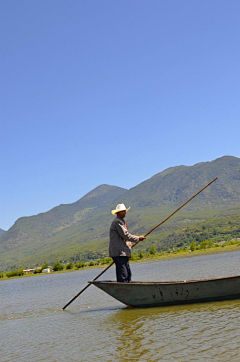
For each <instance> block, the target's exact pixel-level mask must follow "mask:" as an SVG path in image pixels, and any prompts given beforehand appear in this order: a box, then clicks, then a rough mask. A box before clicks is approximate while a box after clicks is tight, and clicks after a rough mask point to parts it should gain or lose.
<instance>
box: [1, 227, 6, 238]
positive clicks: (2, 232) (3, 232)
mask: <svg viewBox="0 0 240 362" xmlns="http://www.w3.org/2000/svg"><path fill="white" fill-rule="evenodd" d="M5 232H6V231H5V230H3V229H0V237H1V236H2V235H3V234H5Z"/></svg>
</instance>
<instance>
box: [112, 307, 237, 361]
mask: <svg viewBox="0 0 240 362" xmlns="http://www.w3.org/2000/svg"><path fill="white" fill-rule="evenodd" d="M239 317H240V301H226V302H217V303H206V304H194V305H187V306H171V307H163V308H162V307H161V308H150V309H131V308H125V309H122V310H119V311H117V312H115V313H114V314H112V316H111V317H110V318H108V319H107V320H106V324H108V325H110V326H109V333H110V331H112V334H115V360H116V361H124V362H127V361H134V360H136V361H160V360H161V361H171V360H172V361H203V360H210V359H213V358H215V357H216V358H217V357H218V356H220V355H221V358H222V359H223V360H225V361H227V360H231V361H239V360H240V354H239V353H240V338H239V334H238V331H237V329H236V328H235V327H234V324H235V323H234V321H235V320H236V319H238V320H239ZM196 355H197V356H198V357H196ZM210 356H211V358H210ZM224 358H225V359H224ZM229 358H230V359H229Z"/></svg>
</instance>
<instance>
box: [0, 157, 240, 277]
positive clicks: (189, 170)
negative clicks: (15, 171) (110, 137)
mask: <svg viewBox="0 0 240 362" xmlns="http://www.w3.org/2000/svg"><path fill="white" fill-rule="evenodd" d="M215 177H218V180H217V181H215V182H214V183H213V184H212V185H211V186H209V187H208V188H207V189H206V190H204V191H203V192H202V193H201V194H200V195H198V196H197V197H196V198H195V199H194V200H192V201H191V202H190V203H189V204H188V205H186V206H185V207H184V209H183V210H181V211H180V212H179V213H178V214H176V216H174V217H173V218H172V219H171V220H169V222H168V223H166V224H164V225H163V226H162V227H161V228H159V229H157V230H156V231H155V232H154V233H153V234H152V235H151V238H148V239H147V240H146V241H145V242H143V243H142V244H141V245H142V247H143V248H147V247H148V245H149V244H150V243H151V242H158V243H159V245H164V244H163V240H162V237H163V235H165V233H166V235H165V236H166V238H168V236H167V233H168V234H169V233H172V232H175V231H176V230H177V229H181V228H182V227H183V226H189V225H191V224H193V223H196V222H199V223H201V222H202V221H204V220H208V219H211V218H218V217H222V215H223V214H224V215H225V216H224V217H228V216H229V215H230V214H233V215H237V213H238V212H239V210H238V207H240V182H239V181H240V159H239V158H236V157H233V156H224V157H221V158H218V159H216V160H214V161H211V162H201V163H198V164H196V165H194V166H176V167H171V168H168V169H166V170H164V171H162V172H160V173H158V174H156V175H154V176H152V177H151V178H150V179H148V180H146V181H144V182H142V183H140V184H139V185H137V186H135V187H133V188H131V189H130V190H126V189H124V188H121V187H117V186H109V185H100V186H98V187H97V188H95V189H94V190H92V191H91V192H89V193H88V194H86V195H85V196H84V197H82V198H81V199H80V200H78V201H77V202H75V203H73V204H66V205H59V206H57V207H55V208H53V209H52V210H50V211H48V212H46V213H41V214H39V215H35V216H31V217H23V218H20V219H19V220H17V221H16V223H15V224H14V225H13V226H12V227H11V228H10V229H9V230H8V231H7V232H6V233H4V235H2V236H1V237H0V270H4V269H8V268H13V267H20V266H24V267H27V266H31V265H37V264H39V263H40V264H41V263H44V262H48V263H52V262H53V261H56V260H60V259H61V260H69V259H71V260H74V258H75V259H76V258H80V259H81V258H85V259H86V258H90V257H91V255H92V256H93V257H94V255H93V254H94V253H95V255H107V249H108V232H109V226H110V223H111V221H112V218H113V217H112V215H111V213H110V211H111V209H113V208H115V207H116V205H117V204H118V203H125V204H126V206H131V208H132V209H131V211H129V212H128V214H127V221H128V225H129V228H130V232H132V233H135V234H143V233H146V232H147V231H149V230H150V229H151V228H152V227H153V226H155V225H156V224H158V223H159V222H160V221H161V220H163V219H165V218H166V216H168V215H169V214H170V213H171V212H173V211H174V210H175V209H176V208H177V207H179V206H180V205H181V204H182V203H184V202H185V201H186V200H188V199H189V198H190V197H192V196H193V195H194V194H195V193H196V192H197V191H199V190H200V189H201V188H202V187H204V186H205V185H206V184H207V183H209V182H210V181H211V180H212V179H214V178H215ZM234 217H235V216H234ZM167 240H168V239H167ZM161 243H162V244H161ZM170 244H171V243H170Z"/></svg>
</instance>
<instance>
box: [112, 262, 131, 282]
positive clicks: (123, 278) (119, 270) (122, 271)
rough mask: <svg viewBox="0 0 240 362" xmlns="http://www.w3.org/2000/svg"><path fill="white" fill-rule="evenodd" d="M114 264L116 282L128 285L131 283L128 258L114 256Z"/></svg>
mask: <svg viewBox="0 0 240 362" xmlns="http://www.w3.org/2000/svg"><path fill="white" fill-rule="evenodd" d="M112 259H113V261H114V263H115V264H116V274H117V282H120V283H130V282H131V276H132V273H131V269H130V266H129V257H128V256H115V257H113V258H112Z"/></svg>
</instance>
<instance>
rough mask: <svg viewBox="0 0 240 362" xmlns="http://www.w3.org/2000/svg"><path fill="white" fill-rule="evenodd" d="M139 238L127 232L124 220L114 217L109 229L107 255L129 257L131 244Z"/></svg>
mask: <svg viewBox="0 0 240 362" xmlns="http://www.w3.org/2000/svg"><path fill="white" fill-rule="evenodd" d="M137 241H139V237H138V236H136V235H132V234H130V233H129V232H128V229H127V227H126V225H125V221H124V219H121V218H120V217H118V216H117V217H116V218H115V219H114V220H113V222H112V224H111V227H110V244H109V255H110V256H111V257H115V256H129V257H130V256H131V242H133V243H136V242H137Z"/></svg>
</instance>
